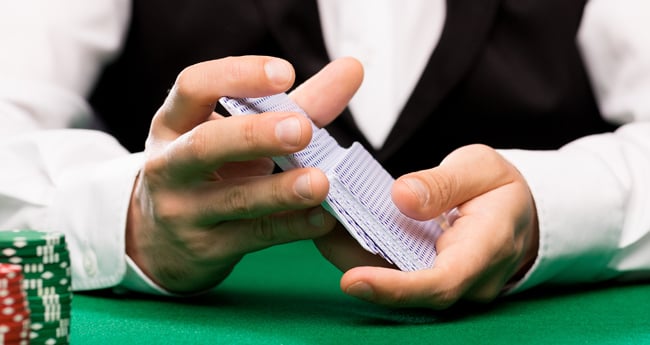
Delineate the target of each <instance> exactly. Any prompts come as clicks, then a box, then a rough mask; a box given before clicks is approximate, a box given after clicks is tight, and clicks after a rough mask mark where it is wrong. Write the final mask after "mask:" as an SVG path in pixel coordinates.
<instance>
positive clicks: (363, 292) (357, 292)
mask: <svg viewBox="0 0 650 345" xmlns="http://www.w3.org/2000/svg"><path fill="white" fill-rule="evenodd" d="M345 293H347V294H348V295H352V296H354V297H358V298H361V299H365V300H368V301H371V300H372V299H373V298H374V297H375V291H374V290H373V289H372V286H370V285H368V284H367V283H364V282H356V283H354V284H352V285H350V286H348V288H347V289H346V290H345Z"/></svg>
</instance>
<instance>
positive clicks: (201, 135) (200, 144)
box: [185, 127, 210, 162]
mask: <svg viewBox="0 0 650 345" xmlns="http://www.w3.org/2000/svg"><path fill="white" fill-rule="evenodd" d="M185 141H186V144H187V146H188V149H189V152H190V154H191V155H192V156H193V157H194V158H195V159H196V160H197V161H199V162H203V161H205V160H207V159H208V158H209V157H208V156H209V155H208V152H209V147H210V145H209V138H208V137H207V135H206V131H203V130H201V127H196V128H194V129H192V130H191V131H190V132H189V133H188V135H187V136H186V139H185Z"/></svg>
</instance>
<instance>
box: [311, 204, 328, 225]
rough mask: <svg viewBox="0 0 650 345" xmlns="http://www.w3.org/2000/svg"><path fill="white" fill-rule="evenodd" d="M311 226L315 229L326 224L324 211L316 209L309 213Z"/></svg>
mask: <svg viewBox="0 0 650 345" xmlns="http://www.w3.org/2000/svg"><path fill="white" fill-rule="evenodd" d="M308 217H309V218H308V220H309V224H311V225H313V226H315V227H321V226H323V225H324V224H325V216H324V215H323V209H322V208H320V207H316V208H314V209H313V210H311V211H309V215H308Z"/></svg>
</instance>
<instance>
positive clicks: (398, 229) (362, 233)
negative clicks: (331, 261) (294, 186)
mask: <svg viewBox="0 0 650 345" xmlns="http://www.w3.org/2000/svg"><path fill="white" fill-rule="evenodd" d="M220 103H221V104H222V105H223V106H224V108H225V109H226V110H227V111H228V112H229V113H230V114H231V115H251V114H259V113H264V112H279V111H291V112H298V113H302V114H304V115H305V116H307V117H309V116H308V115H307V114H306V113H305V112H304V111H303V110H302V109H301V108H300V107H298V105H296V104H295V103H294V102H293V101H292V100H291V99H290V98H289V96H288V95H287V94H285V93H281V94H276V95H272V96H267V97H260V98H228V97H223V98H221V99H220ZM312 126H313V130H314V132H313V135H312V139H311V142H310V143H309V145H308V146H307V147H306V148H305V149H304V150H302V151H299V152H297V153H294V154H291V155H287V156H283V157H274V161H275V162H276V163H277V164H278V165H279V166H280V168H281V169H283V170H288V169H293V168H299V167H316V168H319V169H321V170H322V171H323V172H324V173H325V174H326V175H327V177H328V179H329V181H330V190H329V194H328V196H327V198H326V199H325V201H324V203H323V206H324V207H325V208H326V209H327V210H328V211H329V212H331V213H332V214H333V215H334V216H335V217H336V218H337V219H338V220H339V221H340V222H341V223H342V224H343V225H344V226H345V228H346V229H347V230H348V232H349V233H350V234H351V235H352V236H353V237H354V238H355V239H356V240H357V241H358V242H359V243H360V244H361V246H363V248H365V249H366V250H368V251H369V252H371V253H373V254H378V255H380V256H382V257H383V258H384V259H386V260H387V261H388V262H390V263H393V264H395V265H396V266H397V267H398V268H399V269H401V270H403V271H414V270H420V269H425V268H430V267H431V266H432V265H433V261H434V260H435V257H436V250H435V242H436V239H437V238H438V236H439V235H440V233H441V232H442V229H443V227H445V226H447V224H445V223H446V219H445V217H444V216H443V217H440V218H438V219H433V220H429V221H417V220H414V219H412V218H409V217H407V216H405V215H404V214H402V213H401V212H400V211H399V210H398V209H397V207H396V206H395V204H394V203H393V201H392V199H391V196H390V191H391V186H392V184H393V181H394V179H393V177H392V176H391V175H390V174H389V173H388V172H387V171H386V170H385V169H384V168H383V167H382V166H381V165H380V164H379V163H378V162H377V161H376V160H375V159H374V158H373V157H372V155H371V154H370V153H369V152H368V151H366V149H365V148H364V147H363V146H362V145H361V144H359V143H357V142H355V143H354V144H352V145H351V146H350V148H347V149H346V148H343V147H341V146H339V145H338V143H337V142H336V140H335V139H334V138H332V136H330V134H329V133H328V132H327V130H325V129H321V128H317V127H316V126H315V125H314V124H313V123H312Z"/></svg>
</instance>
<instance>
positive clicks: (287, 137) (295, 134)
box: [275, 117, 302, 146]
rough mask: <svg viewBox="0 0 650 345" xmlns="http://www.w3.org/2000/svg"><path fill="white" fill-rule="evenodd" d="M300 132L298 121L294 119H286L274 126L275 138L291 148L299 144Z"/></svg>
mask: <svg viewBox="0 0 650 345" xmlns="http://www.w3.org/2000/svg"><path fill="white" fill-rule="evenodd" d="M301 132H302V130H301V128H300V121H299V120H298V119H296V118H295V117H289V118H286V119H284V120H282V121H280V122H278V124H277V125H275V136H276V137H277V138H278V139H280V141H282V142H285V143H287V144H289V145H291V146H295V145H298V144H299V143H300V136H301V135H302V133H301Z"/></svg>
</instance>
